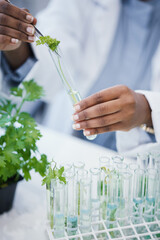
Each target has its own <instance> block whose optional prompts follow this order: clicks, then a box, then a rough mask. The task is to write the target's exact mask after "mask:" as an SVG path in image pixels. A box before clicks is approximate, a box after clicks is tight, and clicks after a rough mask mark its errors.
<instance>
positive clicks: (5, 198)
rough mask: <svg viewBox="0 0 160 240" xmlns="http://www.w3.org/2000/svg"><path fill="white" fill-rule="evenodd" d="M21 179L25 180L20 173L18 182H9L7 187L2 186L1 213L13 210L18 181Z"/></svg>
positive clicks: (0, 190)
mask: <svg viewBox="0 0 160 240" xmlns="http://www.w3.org/2000/svg"><path fill="white" fill-rule="evenodd" d="M21 180H23V177H22V176H21V175H19V179H18V181H17V182H12V183H9V184H8V185H7V186H6V187H2V188H0V214H2V213H4V212H8V211H9V210H11V208H12V205H13V200H14V196H15V192H16V187H17V183H18V182H19V181H21Z"/></svg>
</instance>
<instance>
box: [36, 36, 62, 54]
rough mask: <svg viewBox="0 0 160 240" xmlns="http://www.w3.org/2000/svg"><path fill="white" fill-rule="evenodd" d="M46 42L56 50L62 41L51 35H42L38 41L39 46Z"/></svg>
mask: <svg viewBox="0 0 160 240" xmlns="http://www.w3.org/2000/svg"><path fill="white" fill-rule="evenodd" d="M44 44H47V45H48V46H49V48H50V49H51V50H52V51H53V52H54V51H55V50H56V49H57V47H58V45H59V44H60V41H57V39H53V38H51V37H50V36H44V37H40V38H39V40H37V41H36V45H37V46H38V45H44Z"/></svg>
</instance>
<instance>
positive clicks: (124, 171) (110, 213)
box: [47, 152, 160, 239]
mask: <svg viewBox="0 0 160 240" xmlns="http://www.w3.org/2000/svg"><path fill="white" fill-rule="evenodd" d="M64 174H65V177H66V181H67V184H66V185H65V184H64V183H62V182H59V181H58V180H53V181H52V182H51V184H50V185H49V186H47V209H48V211H47V213H48V215H47V216H48V221H49V224H50V227H51V229H52V232H53V235H54V238H63V237H64V236H65V234H67V235H68V236H74V235H76V234H77V231H78V228H79V230H80V231H81V233H89V232H91V225H92V224H93V223H97V222H98V221H100V220H104V221H105V224H106V227H107V228H109V229H110V228H116V227H117V223H119V225H120V226H125V225H127V224H128V223H129V222H130V221H132V223H133V224H138V223H141V222H142V221H143V219H144V220H145V221H147V222H153V221H154V220H155V217H157V218H158V219H159V220H160V153H158V152H156V153H154V154H153V153H152V154H138V155H137V161H136V162H135V163H130V164H127V163H125V162H124V158H123V157H121V156H114V157H107V156H104V157H100V159H99V167H98V168H91V169H90V170H89V171H88V170H86V169H85V164H84V163H83V162H74V163H73V165H70V164H66V165H65V173H64ZM97 228H98V225H97ZM97 230H99V229H97ZM73 239H75V238H73Z"/></svg>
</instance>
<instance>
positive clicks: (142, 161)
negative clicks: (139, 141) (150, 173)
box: [137, 153, 149, 169]
mask: <svg viewBox="0 0 160 240" xmlns="http://www.w3.org/2000/svg"><path fill="white" fill-rule="evenodd" d="M137 163H138V165H139V166H140V169H147V168H148V166H149V154H148V153H138V154H137Z"/></svg>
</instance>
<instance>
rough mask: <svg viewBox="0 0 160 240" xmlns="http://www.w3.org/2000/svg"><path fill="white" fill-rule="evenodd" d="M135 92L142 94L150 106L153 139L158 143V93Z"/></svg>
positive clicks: (159, 103)
mask: <svg viewBox="0 0 160 240" xmlns="http://www.w3.org/2000/svg"><path fill="white" fill-rule="evenodd" d="M136 92H139V93H141V94H143V95H144V96H145V97H146V99H147V101H148V103H149V105H150V108H151V116H152V122H153V128H154V131H155V138H156V141H157V142H158V143H160V92H152V91H140V90H139V91H136Z"/></svg>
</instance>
